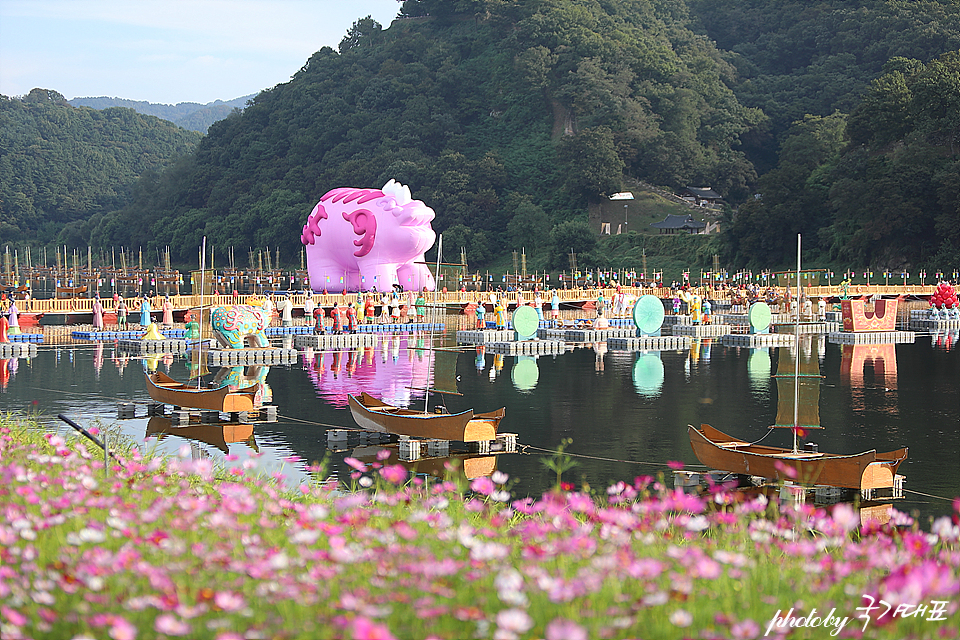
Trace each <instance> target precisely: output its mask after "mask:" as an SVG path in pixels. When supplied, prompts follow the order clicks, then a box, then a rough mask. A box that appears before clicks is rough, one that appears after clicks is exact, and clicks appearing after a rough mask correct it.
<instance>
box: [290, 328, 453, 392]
mask: <svg viewBox="0 0 960 640" xmlns="http://www.w3.org/2000/svg"><path fill="white" fill-rule="evenodd" d="M418 338H419V339H421V340H422V337H420V336H416V335H411V336H409V337H407V336H399V335H396V336H384V337H383V339H382V342H381V348H382V353H381V357H379V358H378V357H377V354H376V349H375V348H374V347H367V348H366V349H364V350H363V352H362V353H361V352H360V351H348V352H346V353H344V352H341V351H334V352H333V353H329V352H328V353H323V352H317V353H316V354H315V355H314V357H313V358H312V359H311V360H310V361H308V362H305V363H304V364H305V365H306V369H307V373H308V375H309V376H310V378H311V380H312V381H313V384H314V386H315V387H316V388H317V391H318V395H319V396H320V397H322V398H324V399H325V400H326V402H327V403H329V404H331V405H333V406H335V407H339V408H346V407H347V394H353V395H357V394H358V393H360V392H361V391H366V392H367V393H369V394H371V395H373V396H375V397H377V398H379V399H382V400H383V401H384V402H387V403H389V404H393V405H397V406H404V407H406V406H411V404H417V405H418V406H419V408H422V406H420V405H422V403H423V392H422V391H420V392H418V393H412V392H411V391H412V390H411V387H413V388H414V389H425V388H432V386H433V384H432V380H433V379H432V374H433V369H434V365H433V361H434V356H435V352H434V351H432V350H430V349H417V348H416V347H415V345H414V344H411V343H412V342H413V341H414V340H416V339H418ZM401 342H405V343H406V345H405V349H404V350H405V351H406V352H407V355H406V357H400V351H401ZM391 352H393V353H395V354H396V357H388V354H389V353H391ZM344 360H346V361H347V362H346V367H344V362H343V361H344ZM416 396H419V399H415V398H416ZM431 404H432V402H431Z"/></svg>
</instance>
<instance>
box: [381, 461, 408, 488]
mask: <svg viewBox="0 0 960 640" xmlns="http://www.w3.org/2000/svg"><path fill="white" fill-rule="evenodd" d="M380 475H381V476H382V477H383V479H384V480H386V481H387V482H389V483H391V484H401V483H403V481H404V480H406V479H407V470H406V469H405V468H404V467H403V465H400V464H389V465H387V466H385V467H383V468H382V469H380Z"/></svg>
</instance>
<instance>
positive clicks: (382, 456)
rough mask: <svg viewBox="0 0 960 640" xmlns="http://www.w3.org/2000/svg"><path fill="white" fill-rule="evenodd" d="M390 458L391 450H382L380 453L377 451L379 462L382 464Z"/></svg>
mask: <svg viewBox="0 0 960 640" xmlns="http://www.w3.org/2000/svg"><path fill="white" fill-rule="evenodd" d="M389 457H390V450H389V449H380V451H377V460H380V461H381V462H382V461H384V460H386V459H387V458H389Z"/></svg>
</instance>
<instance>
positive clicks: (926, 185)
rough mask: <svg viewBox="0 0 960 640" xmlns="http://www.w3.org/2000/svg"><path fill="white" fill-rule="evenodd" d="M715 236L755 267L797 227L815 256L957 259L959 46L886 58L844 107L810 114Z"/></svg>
mask: <svg viewBox="0 0 960 640" xmlns="http://www.w3.org/2000/svg"><path fill="white" fill-rule="evenodd" d="M732 222H733V224H732V225H731V226H730V228H729V229H728V230H727V233H726V234H725V235H724V238H725V240H726V244H727V248H728V252H729V253H728V256H727V257H728V259H730V260H731V262H733V263H736V264H754V265H765V264H770V263H771V262H777V261H778V259H782V258H780V256H783V255H785V254H789V252H790V250H791V247H792V246H794V244H795V239H796V234H797V233H803V234H804V237H805V238H806V240H805V242H804V244H805V246H807V247H808V249H809V250H810V251H811V252H812V253H813V255H817V256H819V257H820V258H821V259H822V260H830V261H840V262H844V263H846V264H856V265H871V266H876V267H879V268H884V269H886V268H890V269H895V268H901V267H908V268H910V267H913V268H915V267H918V266H926V267H928V268H930V269H931V270H935V269H940V270H943V271H948V270H953V269H956V268H957V266H960V52H957V51H954V52H951V53H948V54H944V55H943V56H941V57H939V58H937V59H936V60H933V61H931V62H930V63H928V64H926V65H924V64H922V63H921V62H919V61H917V60H910V59H907V58H894V59H892V60H890V61H889V62H888V63H887V65H886V67H885V73H884V74H883V75H882V76H881V77H880V78H878V79H877V80H875V81H874V82H873V83H871V86H870V88H869V90H868V91H867V92H866V94H865V96H864V97H863V99H862V100H861V101H860V102H859V103H858V105H857V106H856V107H855V108H854V110H853V113H851V114H850V115H849V116H844V115H842V114H839V113H836V114H834V115H831V116H827V117H818V116H808V117H806V118H805V119H804V120H803V121H801V122H798V123H796V124H795V125H794V126H793V127H792V128H791V130H790V132H789V134H788V136H787V137H786V139H785V140H784V143H783V145H782V147H781V150H780V154H779V164H778V165H777V167H776V169H774V170H773V171H771V172H769V173H767V174H765V175H764V176H763V177H761V179H760V184H759V187H758V194H757V196H756V197H755V198H752V199H750V200H749V201H748V202H746V203H744V204H743V205H741V206H740V208H739V211H738V212H737V215H736V216H734V217H733V218H732Z"/></svg>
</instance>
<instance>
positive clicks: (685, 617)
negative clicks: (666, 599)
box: [669, 609, 693, 627]
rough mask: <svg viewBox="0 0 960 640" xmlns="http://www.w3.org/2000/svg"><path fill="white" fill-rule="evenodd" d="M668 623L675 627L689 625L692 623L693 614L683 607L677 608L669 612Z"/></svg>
mask: <svg viewBox="0 0 960 640" xmlns="http://www.w3.org/2000/svg"><path fill="white" fill-rule="evenodd" d="M669 620H670V623H671V624H673V625H674V626H677V627H689V626H690V625H691V624H693V616H692V615H690V613H689V612H687V611H686V610H684V609H677V610H676V611H674V612H673V613H671V614H670V617H669Z"/></svg>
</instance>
